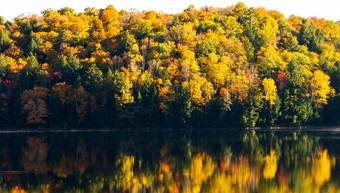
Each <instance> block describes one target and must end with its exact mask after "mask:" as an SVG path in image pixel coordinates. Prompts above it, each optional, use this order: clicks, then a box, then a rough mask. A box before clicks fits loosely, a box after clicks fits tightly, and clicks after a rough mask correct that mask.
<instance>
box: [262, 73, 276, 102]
mask: <svg viewBox="0 0 340 193" xmlns="http://www.w3.org/2000/svg"><path fill="white" fill-rule="evenodd" d="M262 86H263V90H264V93H265V96H264V98H265V99H266V101H268V102H269V104H270V106H272V105H275V101H276V99H277V93H276V92H277V89H276V85H275V82H274V80H273V79H271V78H269V79H267V78H265V79H263V81H262Z"/></svg>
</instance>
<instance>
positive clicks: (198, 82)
mask: <svg viewBox="0 0 340 193" xmlns="http://www.w3.org/2000/svg"><path fill="white" fill-rule="evenodd" d="M183 86H184V87H187V88H188V89H189V91H190V93H191V98H192V100H193V101H194V102H195V103H196V104H197V105H199V106H204V105H205V104H206V103H208V102H209V101H210V100H211V99H212V97H213V96H214V94H215V93H216V91H215V90H214V87H213V85H212V83H211V82H209V81H208V80H207V79H205V78H204V77H201V76H198V75H196V74H194V75H193V77H192V79H191V80H190V81H189V82H183Z"/></svg>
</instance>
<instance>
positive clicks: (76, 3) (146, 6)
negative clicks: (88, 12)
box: [0, 0, 340, 21]
mask: <svg viewBox="0 0 340 193" xmlns="http://www.w3.org/2000/svg"><path fill="white" fill-rule="evenodd" d="M239 1H241V0H166V1H164V0H0V15H1V16H4V17H5V18H6V19H7V20H12V19H13V18H15V17H17V16H19V15H20V14H24V15H25V16H27V15H28V14H38V15H41V11H44V10H46V9H47V8H52V9H54V10H58V9H59V8H62V7H71V8H73V9H75V11H76V12H81V11H83V10H84V9H85V8H86V7H95V8H97V9H100V8H106V7H107V6H108V5H110V4H112V5H113V6H114V7H115V8H116V9H117V10H118V11H119V10H121V9H124V10H126V11H128V10H130V9H131V8H136V9H137V10H139V11H143V10H156V11H158V12H160V11H163V12H164V13H179V12H182V11H183V10H184V9H185V8H187V7H188V6H189V5H190V4H193V5H195V8H200V7H203V6H205V5H208V6H214V7H227V6H230V5H236V4H237V2H239ZM242 2H244V3H245V5H246V6H247V7H265V8H266V9H270V10H278V11H280V12H281V13H283V14H284V15H285V16H286V17H289V16H290V15H297V16H302V17H310V16H317V17H319V18H325V19H328V20H334V21H339V20H340V0H243V1H242Z"/></svg>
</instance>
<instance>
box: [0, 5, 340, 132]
mask: <svg viewBox="0 0 340 193" xmlns="http://www.w3.org/2000/svg"><path fill="white" fill-rule="evenodd" d="M0 32H1V33H0V54H1V55H0V82H1V84H0V93H1V97H0V127H1V128H25V127H46V128H86V127H94V128H103V127H110V128H148V127H150V128H166V127H172V128H175V127H245V126H270V125H279V126H297V125H339V124H340V94H339V93H340V26H339V23H336V22H334V21H326V20H324V19H318V18H307V19H306V18H301V17H297V16H291V17H289V18H288V19H286V18H285V17H284V16H283V15H282V14H281V13H280V12H278V11H267V10H265V9H264V8H256V9H255V8H247V7H246V6H245V5H244V4H243V3H239V4H237V5H236V6H230V7H226V8H213V7H203V8H200V9H195V8H194V7H193V6H189V7H188V8H187V9H185V10H184V11H183V12H182V13H180V14H176V15H170V14H164V13H157V12H155V11H143V12H138V11H136V10H131V11H129V12H127V11H124V10H122V11H120V12H118V11H117V10H116V9H115V8H114V7H113V6H108V7H107V8H106V9H101V10H97V9H95V8H87V9H85V10H84V12H81V13H75V12H74V10H73V9H71V8H63V9H60V10H57V11H55V10H50V9H48V10H45V11H43V12H42V16H39V17H38V16H35V15H32V16H29V17H22V16H19V17H17V18H15V19H14V21H13V22H10V21H6V20H5V19H4V18H1V19H0Z"/></svg>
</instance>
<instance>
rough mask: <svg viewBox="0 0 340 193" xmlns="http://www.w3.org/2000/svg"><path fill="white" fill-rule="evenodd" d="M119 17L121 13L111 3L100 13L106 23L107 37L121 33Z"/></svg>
mask: <svg viewBox="0 0 340 193" xmlns="http://www.w3.org/2000/svg"><path fill="white" fill-rule="evenodd" d="M118 18H119V13H118V12H117V10H116V9H115V8H114V7H113V6H112V5H109V6H108V7H107V8H106V9H104V10H103V12H102V14H101V15H100V19H101V20H102V22H103V24H104V28H105V31H106V37H107V38H112V37H113V36H116V35H117V34H119V32H120V26H119V21H118Z"/></svg>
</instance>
